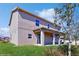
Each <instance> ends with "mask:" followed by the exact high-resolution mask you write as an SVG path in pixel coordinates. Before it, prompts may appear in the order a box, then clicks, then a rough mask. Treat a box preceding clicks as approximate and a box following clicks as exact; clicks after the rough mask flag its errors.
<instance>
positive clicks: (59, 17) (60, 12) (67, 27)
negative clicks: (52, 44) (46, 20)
mask: <svg viewBox="0 0 79 59" xmlns="http://www.w3.org/2000/svg"><path fill="white" fill-rule="evenodd" d="M62 5H63V6H62V8H56V9H55V13H56V17H55V23H59V24H60V25H61V26H62V27H63V28H62V29H63V31H64V32H65V33H66V36H67V39H68V40H69V44H68V55H69V56H70V55H71V40H72V36H73V35H72V33H73V28H74V27H73V24H74V20H75V19H74V18H73V17H74V16H75V14H74V12H75V8H76V6H77V4H72V3H69V4H62Z"/></svg>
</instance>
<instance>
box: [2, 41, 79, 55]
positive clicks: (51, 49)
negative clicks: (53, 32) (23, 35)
mask: <svg viewBox="0 0 79 59" xmlns="http://www.w3.org/2000/svg"><path fill="white" fill-rule="evenodd" d="M63 47H65V46H32V45H28V46H27V45H26V46H15V45H14V44H11V43H5V42H2V41H0V56H64V55H65V54H66V50H67V49H66V47H65V48H63ZM72 55H73V56H78V55H79V46H77V47H76V46H72Z"/></svg>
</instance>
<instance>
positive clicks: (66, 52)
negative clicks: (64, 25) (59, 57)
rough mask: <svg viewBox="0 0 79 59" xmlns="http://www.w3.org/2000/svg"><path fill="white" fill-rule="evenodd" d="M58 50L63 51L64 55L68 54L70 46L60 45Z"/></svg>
mask: <svg viewBox="0 0 79 59" xmlns="http://www.w3.org/2000/svg"><path fill="white" fill-rule="evenodd" d="M58 50H59V51H61V53H62V54H63V55H68V46H67V45H60V46H58Z"/></svg>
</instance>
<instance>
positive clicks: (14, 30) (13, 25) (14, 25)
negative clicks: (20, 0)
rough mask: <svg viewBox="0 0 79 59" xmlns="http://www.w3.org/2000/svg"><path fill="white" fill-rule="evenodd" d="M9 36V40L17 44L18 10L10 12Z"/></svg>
mask: <svg viewBox="0 0 79 59" xmlns="http://www.w3.org/2000/svg"><path fill="white" fill-rule="evenodd" d="M10 36H11V37H10V42H11V43H14V44H16V45H18V11H16V12H14V13H13V14H12V21H11V25H10Z"/></svg>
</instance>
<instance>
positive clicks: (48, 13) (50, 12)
mask: <svg viewBox="0 0 79 59" xmlns="http://www.w3.org/2000/svg"><path fill="white" fill-rule="evenodd" d="M35 12H36V15H38V16H40V17H42V18H45V19H47V20H49V21H51V22H53V21H54V16H55V10H54V9H53V8H50V9H43V10H41V11H38V10H37V11H35Z"/></svg>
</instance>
